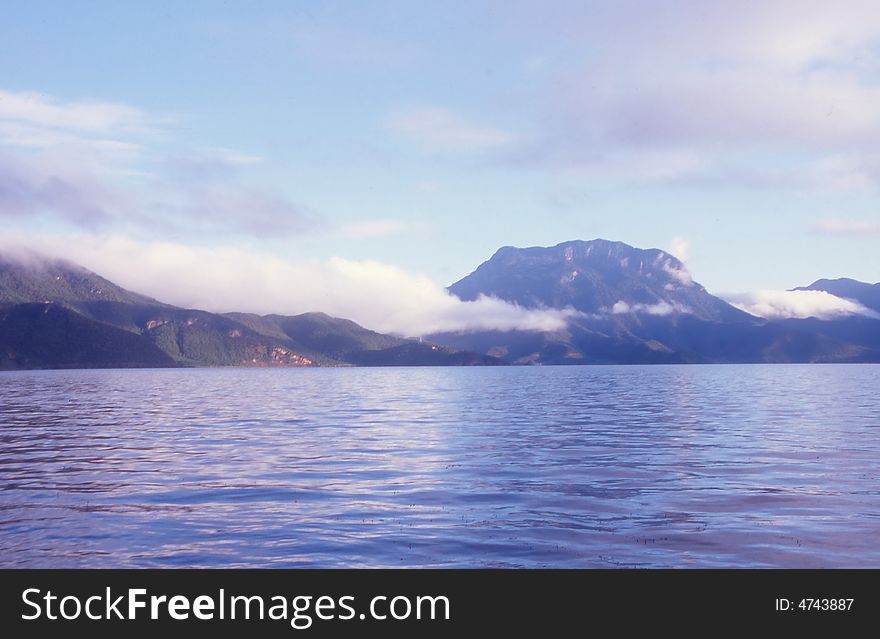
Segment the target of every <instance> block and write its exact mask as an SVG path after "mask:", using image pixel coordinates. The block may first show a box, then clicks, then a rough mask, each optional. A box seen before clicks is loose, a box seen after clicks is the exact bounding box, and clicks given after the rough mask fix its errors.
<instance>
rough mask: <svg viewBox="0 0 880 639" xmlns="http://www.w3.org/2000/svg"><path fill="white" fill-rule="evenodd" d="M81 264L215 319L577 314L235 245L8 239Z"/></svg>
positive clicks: (551, 320) (519, 321)
mask: <svg viewBox="0 0 880 639" xmlns="http://www.w3.org/2000/svg"><path fill="white" fill-rule="evenodd" d="M3 245H5V246H7V247H15V246H19V247H20V246H23V245H24V246H29V247H31V248H33V249H34V250H37V251H39V252H41V253H43V254H46V255H49V256H53V257H56V256H57V257H64V258H67V259H70V260H72V261H74V262H77V263H79V264H82V265H83V266H85V267H86V268H89V269H91V270H93V271H95V272H97V273H99V274H100V275H103V276H104V277H107V278H108V279H110V280H111V281H114V282H116V283H117V284H119V285H121V286H124V287H125V288H128V289H131V290H133V291H137V292H139V293H143V294H146V295H149V296H152V297H155V298H157V299H159V300H161V301H164V302H169V303H172V304H176V305H180V306H186V307H193V308H201V309H205V310H209V311H215V312H228V311H245V312H253V313H262V314H267V313H281V314H297V313H304V312H309V311H323V312H326V313H328V314H330V315H334V316H337V317H344V318H348V319H352V320H354V321H356V322H358V323H359V324H362V325H363V326H366V327H368V328H371V329H374V330H377V331H381V332H392V333H397V334H400V335H405V336H419V335H426V334H429V333H434V332H440V331H473V330H490V329H497V330H514V329H519V330H541V331H552V330H559V329H562V328H564V327H565V326H566V323H567V319H568V318H570V317H574V316H576V315H578V313H577V312H576V311H574V310H572V309H565V310H559V309H540V310H536V309H524V308H520V307H518V306H516V305H513V304H510V303H507V302H504V301H501V300H498V299H494V298H488V297H481V298H480V299H477V300H475V301H470V302H464V301H461V300H459V299H458V298H457V297H455V296H454V295H452V294H450V293H449V292H448V291H447V290H446V289H445V288H443V287H442V286H440V285H439V284H437V283H436V282H434V281H432V280H431V279H429V278H427V277H425V276H423V275H417V274H412V273H408V272H406V271H404V270H402V269H400V268H397V267H395V266H391V265H389V264H384V263H381V262H377V261H373V260H361V261H356V260H347V259H342V258H336V257H335V258H330V259H327V260H305V259H284V258H280V257H275V256H271V255H266V254H264V253H258V252H252V251H247V250H244V249H240V248H235V247H218V248H203V247H192V246H186V245H182V244H174V243H169V242H155V243H146V242H138V241H134V240H131V239H128V238H125V237H119V236H115V237H113V236H98V235H81V236H75V237H66V236H32V237H28V236H19V237H17V238H13V237H7V238H5V240H4V241H3Z"/></svg>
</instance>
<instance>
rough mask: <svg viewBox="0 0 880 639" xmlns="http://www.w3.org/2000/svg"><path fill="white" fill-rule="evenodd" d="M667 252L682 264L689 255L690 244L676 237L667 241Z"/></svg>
mask: <svg viewBox="0 0 880 639" xmlns="http://www.w3.org/2000/svg"><path fill="white" fill-rule="evenodd" d="M669 252H670V253H671V254H672V255H674V256H675V257H677V258H678V259H680V260H681V261H682V262H687V261H688V259H689V258H690V255H691V244H690V242H688V241H687V240H686V239H685V238H683V237H680V236H678V235H676V236H675V237H674V238H672V239H671V240H670V241H669Z"/></svg>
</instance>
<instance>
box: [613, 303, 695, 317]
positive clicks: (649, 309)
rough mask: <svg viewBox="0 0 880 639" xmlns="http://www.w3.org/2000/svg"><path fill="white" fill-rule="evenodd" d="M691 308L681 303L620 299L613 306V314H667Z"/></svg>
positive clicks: (683, 311)
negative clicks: (649, 302) (641, 301)
mask: <svg viewBox="0 0 880 639" xmlns="http://www.w3.org/2000/svg"><path fill="white" fill-rule="evenodd" d="M689 312H690V309H689V308H687V307H686V306H683V305H681V304H670V303H669V302H665V301H661V302H657V303H656V304H628V303H627V302H624V301H620V302H617V303H616V304H615V305H614V306H612V307H611V314H612V315H627V314H629V313H644V314H646V315H659V316H666V315H672V314H673V313H689Z"/></svg>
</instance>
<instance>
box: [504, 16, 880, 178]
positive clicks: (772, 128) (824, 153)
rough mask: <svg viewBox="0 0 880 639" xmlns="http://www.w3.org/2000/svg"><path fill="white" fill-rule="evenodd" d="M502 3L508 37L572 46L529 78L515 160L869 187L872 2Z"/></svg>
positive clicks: (646, 174)
mask: <svg viewBox="0 0 880 639" xmlns="http://www.w3.org/2000/svg"><path fill="white" fill-rule="evenodd" d="M511 13H512V17H511V20H510V24H512V25H514V27H513V28H515V29H518V30H519V31H518V32H517V34H518V35H519V36H521V37H523V35H524V34H527V35H531V36H532V37H534V33H535V32H538V33H539V34H540V35H541V36H543V37H545V38H549V37H553V38H554V39H555V40H556V41H558V42H560V43H565V44H566V46H568V47H569V48H571V50H572V51H574V52H575V54H573V55H571V56H570V58H569V60H568V63H567V64H560V65H556V68H555V69H554V70H553V72H552V73H549V74H546V77H545V80H544V82H543V83H542V84H535V83H533V86H535V93H534V97H533V101H534V104H535V105H536V106H535V110H536V111H537V112H538V117H537V118H536V119H535V120H534V129H535V130H534V132H533V135H531V136H529V141H528V143H523V144H520V145H515V146H516V148H514V149H512V150H511V151H510V153H509V155H510V157H511V158H512V159H513V160H514V161H515V162H517V163H520V164H523V165H528V164H529V163H531V164H533V165H537V166H542V165H544V166H546V165H549V166H553V167H555V168H559V167H565V168H568V169H577V170H580V171H582V172H586V173H588V174H592V175H595V176H596V177H598V178H607V177H609V176H610V177H611V178H612V179H617V178H623V179H624V180H627V181H635V182H645V183H656V182H661V183H662V182H679V181H685V182H692V181H696V182H700V183H702V184H706V185H728V184H735V185H740V186H748V187H759V188H761V187H766V186H783V187H785V186H788V187H794V188H823V189H833V190H839V189H846V190H853V189H865V188H871V189H876V188H877V187H878V185H880V172H878V171H877V169H876V166H863V165H862V164H863V162H862V160H863V157H864V155H865V154H866V153H871V152H872V150H873V149H874V148H876V146H877V144H880V86H878V85H877V82H876V78H877V77H878V76H877V74H878V71H880V69H878V66H877V62H876V61H877V55H876V51H877V46H878V43H880V9H878V5H877V3H876V2H872V1H867V0H865V1H860V0H842V1H841V2H840V3H828V2H821V1H810V0H805V1H804V2H798V3H796V5H795V4H793V3H792V2H790V1H786V0H765V1H764V2H750V3H708V2H696V1H688V0H683V1H681V2H676V3H640V2H632V1H627V0H623V1H621V2H618V3H614V4H613V6H610V7H606V8H605V9H603V10H602V11H597V10H596V8H595V7H594V6H593V4H592V3H582V2H580V3H579V2H571V3H569V2H565V3H562V4H561V5H560V4H553V5H551V6H546V3H544V4H541V5H538V4H533V3H527V4H525V5H523V6H520V7H517V8H516V9H512V10H511ZM583 43H589V47H588V48H585V47H584V45H583ZM627 160H628V161H627ZM873 164H876V162H875V163H873ZM786 165H788V167H790V168H783V169H782V170H781V171H780V167H785V166H786ZM780 181H781V182H782V184H777V183H778V182H780Z"/></svg>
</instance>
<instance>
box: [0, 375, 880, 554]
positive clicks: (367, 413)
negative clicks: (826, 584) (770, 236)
mask: <svg viewBox="0 0 880 639" xmlns="http://www.w3.org/2000/svg"><path fill="white" fill-rule="evenodd" d="M878 475H880V366H871V365H852V366H830V365H829V366H821V365H815V366H783V365H775V366H656V367H555V368H549V367H548V368H398V369H393V368H387V369H285V370H264V369H214V370H211V369H200V370H124V371H116V370H114V371H40V372H11V373H0V565H3V566H29V567H56V566H66V567H79V566H97V567H130V566H140V567H171V566H206V567H207V566H218V567H219V566H223V567H238V566H252V567H257V566H266V567H295V566H315V567H337V566H377V567H378V566H434V567H461V566H473V567H483V566H489V567H497V566H500V567H517V566H527V567H538V566H553V567H602V566H647V567H668V566H682V567H686V566H701V567H709V566H743V567H745V566H750V567H751V566H758V567H762V566H819V567H822V566H827V567H850V566H873V567H880V481H878V479H880V477H878Z"/></svg>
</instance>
